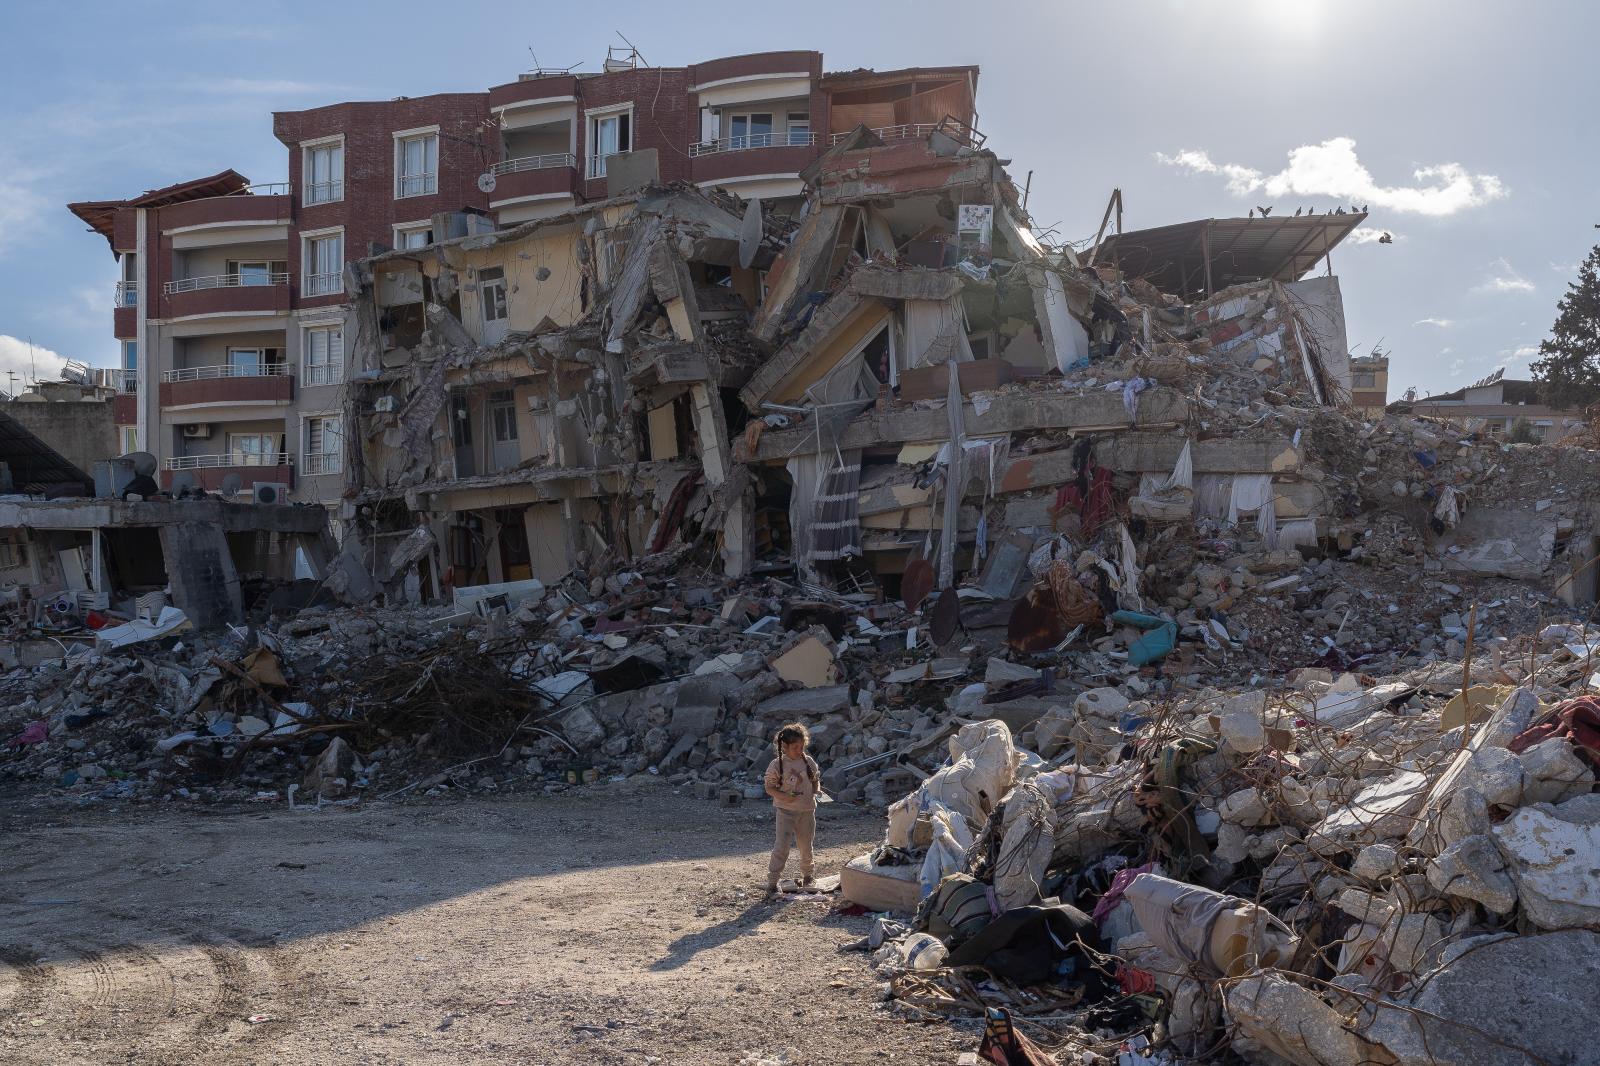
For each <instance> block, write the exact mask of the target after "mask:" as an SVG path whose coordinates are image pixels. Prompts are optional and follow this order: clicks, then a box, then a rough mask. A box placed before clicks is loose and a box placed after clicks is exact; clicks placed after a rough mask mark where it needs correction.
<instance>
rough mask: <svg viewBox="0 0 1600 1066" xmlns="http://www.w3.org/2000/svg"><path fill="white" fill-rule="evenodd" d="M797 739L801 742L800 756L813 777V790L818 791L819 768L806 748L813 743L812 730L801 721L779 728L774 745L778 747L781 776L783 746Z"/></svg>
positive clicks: (807, 772) (810, 776)
mask: <svg viewBox="0 0 1600 1066" xmlns="http://www.w3.org/2000/svg"><path fill="white" fill-rule="evenodd" d="M797 740H798V741H799V742H800V758H801V760H802V761H803V762H804V763H805V767H806V776H807V777H809V778H810V779H811V789H812V791H816V789H817V768H816V766H815V765H813V763H812V762H811V759H810V758H809V757H808V756H807V754H806V748H807V747H809V746H810V745H811V731H810V730H809V729H807V728H806V727H805V726H803V725H801V724H800V723H799V722H790V723H789V724H788V725H786V726H784V727H783V728H781V729H779V730H778V736H777V739H775V740H774V741H773V747H774V748H775V749H777V753H778V773H779V776H780V777H781V776H782V774H783V746H784V745H785V744H793V743H794V742H795V741H797Z"/></svg>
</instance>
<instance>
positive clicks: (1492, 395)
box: [1388, 368, 1584, 441]
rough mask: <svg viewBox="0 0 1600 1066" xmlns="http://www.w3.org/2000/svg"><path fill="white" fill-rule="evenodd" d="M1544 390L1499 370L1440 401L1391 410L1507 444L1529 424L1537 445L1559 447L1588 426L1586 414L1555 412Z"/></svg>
mask: <svg viewBox="0 0 1600 1066" xmlns="http://www.w3.org/2000/svg"><path fill="white" fill-rule="evenodd" d="M1543 390H1544V387H1543V386H1542V385H1541V384H1540V383H1539V382H1537V381H1524V380H1517V379H1512V378H1507V377H1505V369H1504V368H1501V369H1499V370H1496V371H1495V372H1494V373H1493V374H1490V375H1489V376H1488V377H1486V378H1484V379H1483V380H1482V381H1479V382H1476V383H1475V384H1472V385H1468V386H1466V387H1465V388H1460V389H1456V390H1455V391H1454V392H1445V393H1440V394H1439V395H1437V396H1424V397H1422V398H1421V399H1418V400H1397V401H1395V402H1394V403H1392V404H1390V405H1389V407H1388V409H1389V410H1391V411H1395V412H1398V413H1401V414H1410V415H1424V416H1427V417H1429V418H1442V419H1445V420H1447V421H1449V422H1453V423H1455V424H1456V425H1458V426H1461V427H1462V428H1464V429H1481V430H1482V431H1483V432H1484V433H1485V434H1486V435H1488V436H1490V437H1493V438H1496V439H1499V440H1504V439H1506V438H1509V437H1510V436H1511V435H1512V433H1513V431H1514V430H1515V429H1516V427H1517V424H1518V423H1519V422H1526V423H1527V425H1528V430H1529V433H1530V434H1531V435H1532V438H1533V439H1534V440H1535V441H1556V440H1560V439H1561V438H1562V437H1564V436H1566V435H1567V434H1568V433H1570V432H1571V431H1572V430H1574V429H1577V428H1579V427H1581V426H1582V425H1583V424H1584V418H1583V411H1582V410H1580V409H1578V408H1576V407H1552V406H1551V405H1549V404H1548V403H1546V402H1545V401H1544V391H1543Z"/></svg>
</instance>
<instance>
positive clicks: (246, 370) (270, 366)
mask: <svg viewBox="0 0 1600 1066" xmlns="http://www.w3.org/2000/svg"><path fill="white" fill-rule="evenodd" d="M288 374H289V364H288V363H240V364H237V365H229V364H223V365H221V366H185V367H179V368H178V369H177V370H168V371H165V372H163V373H162V375H161V380H162V381H216V380H218V379H220V378H281V377H287V376H288Z"/></svg>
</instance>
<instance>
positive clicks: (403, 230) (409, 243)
mask: <svg viewBox="0 0 1600 1066" xmlns="http://www.w3.org/2000/svg"><path fill="white" fill-rule="evenodd" d="M432 243H433V227H432V226H431V225H429V224H428V223H426V222H413V223H411V224H410V225H406V226H396V227H395V228H394V246H395V247H396V248H426V247H427V246H428V245H430V244H432Z"/></svg>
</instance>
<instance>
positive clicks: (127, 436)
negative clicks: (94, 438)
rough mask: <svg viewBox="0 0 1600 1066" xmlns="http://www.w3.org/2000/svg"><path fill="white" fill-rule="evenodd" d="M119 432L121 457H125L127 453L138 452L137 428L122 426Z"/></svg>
mask: <svg viewBox="0 0 1600 1066" xmlns="http://www.w3.org/2000/svg"><path fill="white" fill-rule="evenodd" d="M121 430H122V432H121V434H120V437H121V441H122V454H123V455H127V454H128V453H129V452H136V451H138V450H139V427H138V426H122V427H121Z"/></svg>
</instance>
